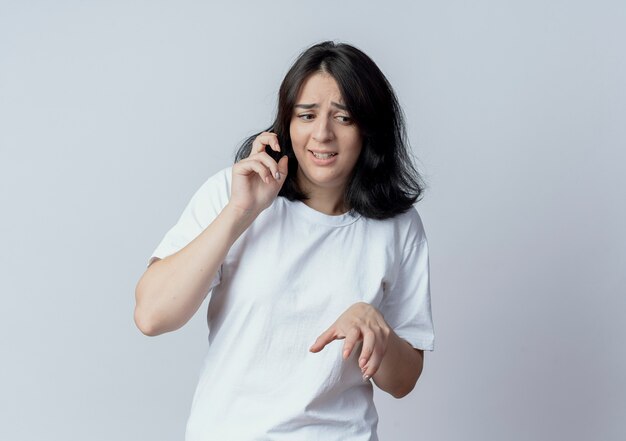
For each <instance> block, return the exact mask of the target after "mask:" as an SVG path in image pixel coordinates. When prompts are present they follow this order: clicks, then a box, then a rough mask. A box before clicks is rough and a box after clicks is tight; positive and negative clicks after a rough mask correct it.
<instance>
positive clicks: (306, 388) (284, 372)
mask: <svg viewBox="0 0 626 441" xmlns="http://www.w3.org/2000/svg"><path fill="white" fill-rule="evenodd" d="M231 172H232V168H231V167H229V168H226V169H224V170H222V171H220V172H218V173H217V174H215V175H214V176H212V177H211V178H209V179H208V180H207V181H206V182H205V183H204V185H202V187H201V188H200V189H199V190H198V191H197V192H196V193H195V194H194V196H193V198H192V199H191V201H190V202H189V204H188V205H187V207H186V208H185V210H184V212H183V214H182V215H181V217H180V219H179V220H178V222H177V223H176V225H175V226H174V227H173V228H172V229H171V230H169V231H168V232H167V234H166V235H165V237H164V238H163V240H162V241H161V243H160V244H159V245H158V247H157V248H156V250H155V251H154V253H153V254H152V258H154V257H159V258H164V257H166V256H168V255H170V254H173V253H174V252H176V251H178V250H180V249H181V248H183V247H184V246H185V245H187V244H188V243H189V242H190V241H191V240H193V239H194V238H195V237H196V236H198V235H199V234H200V233H201V232H202V231H203V230H204V229H205V228H206V227H207V226H208V225H209V224H210V223H211V222H212V221H213V219H214V218H215V217H216V216H217V215H218V214H219V213H220V211H221V210H222V208H223V207H224V206H225V205H226V204H227V202H228V198H229V195H230V182H231V179H232V175H231ZM152 258H151V261H152ZM207 298H208V299H209V305H208V311H207V319H208V327H209V345H208V348H207V353H206V357H205V360H204V363H203V367H202V371H201V375H200V380H199V383H198V386H197V388H196V392H195V395H194V399H193V404H192V409H191V415H190V417H189V420H188V423H187V431H186V438H185V439H186V440H187V441H209V440H229V441H238V440H242V441H243V440H245V441H251V440H289V441H293V440H324V441H333V440H342V441H345V440H350V441H352V440H354V441H356V440H363V441H375V440H377V439H378V437H377V435H376V428H377V424H378V415H377V412H376V409H375V407H374V403H373V400H372V395H373V389H372V383H371V381H368V382H363V379H362V374H361V370H360V368H359V366H358V356H359V353H360V347H361V346H360V344H359V345H357V347H356V348H355V350H353V353H352V354H351V356H350V358H349V359H347V360H345V361H344V360H343V359H342V348H343V344H344V340H335V341H333V342H332V343H330V344H328V345H327V346H326V347H325V348H324V349H323V350H322V351H321V352H319V353H316V354H314V353H311V352H309V347H310V346H311V345H312V344H313V342H314V341H315V339H316V338H317V337H318V336H319V335H320V334H321V333H322V332H323V331H325V330H326V329H327V328H328V327H330V326H331V325H332V324H333V323H334V322H335V320H337V318H339V316H340V315H341V314H342V313H343V312H344V311H345V310H346V309H347V308H348V307H350V306H351V305H353V304H354V303H356V302H367V303H370V304H372V305H373V306H375V307H376V308H378V309H379V310H380V312H381V313H382V314H383V316H384V317H385V320H386V321H387V323H388V324H389V325H390V326H391V327H392V328H393V329H394V331H395V332H396V333H397V334H398V335H399V336H400V337H401V338H403V339H405V340H406V341H408V342H409V343H410V344H411V345H412V346H413V347H415V348H418V349H424V350H433V341H434V334H433V324H432V319H431V307H430V291H429V267H428V246H427V242H426V236H425V234H424V229H423V226H422V222H421V220H420V217H419V215H418V213H417V211H416V210H415V209H414V208H413V209H411V210H409V211H408V212H406V213H404V214H401V215H398V216H396V217H394V218H391V219H386V220H374V219H368V218H365V217H361V216H360V215H358V214H357V215H353V214H352V213H346V214H343V215H339V216H330V215H327V214H324V213H321V212H318V211H316V210H314V209H312V208H310V207H309V206H307V205H306V204H304V203H303V202H300V201H296V202H292V201H289V200H287V199H286V198H283V197H278V198H276V199H275V200H274V202H273V203H272V205H271V206H270V207H269V208H267V209H266V210H264V211H263V212H262V213H261V214H260V215H259V216H258V217H257V218H256V219H255V221H254V222H253V223H252V225H250V227H249V228H248V229H247V230H246V231H245V232H244V233H243V234H242V235H241V236H240V237H239V239H238V240H237V241H236V242H235V243H234V245H233V246H232V248H231V249H230V251H229V253H228V255H227V256H226V258H225V260H224V262H223V263H222V265H221V267H220V270H219V271H218V273H217V274H216V276H215V278H214V281H213V284H212V291H211V292H210V293H209V295H208V296H207Z"/></svg>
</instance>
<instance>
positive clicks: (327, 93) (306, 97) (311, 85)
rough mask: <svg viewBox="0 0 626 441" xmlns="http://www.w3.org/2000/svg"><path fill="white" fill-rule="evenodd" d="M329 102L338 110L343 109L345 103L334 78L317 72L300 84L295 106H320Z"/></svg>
mask: <svg viewBox="0 0 626 441" xmlns="http://www.w3.org/2000/svg"><path fill="white" fill-rule="evenodd" d="M327 101H331V103H334V104H335V106H336V107H338V108H344V109H345V102H344V100H343V96H342V95H341V91H340V90H339V85H338V84H337V81H336V80H335V78H334V77H333V76H332V75H330V74H327V73H323V72H317V73H315V74H313V75H311V76H309V77H308V78H307V79H305V80H304V82H303V83H302V87H301V88H300V92H299V93H298V98H297V99H296V104H318V105H319V104H321V103H322V102H327Z"/></svg>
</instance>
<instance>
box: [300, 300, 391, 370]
mask: <svg viewBox="0 0 626 441" xmlns="http://www.w3.org/2000/svg"><path fill="white" fill-rule="evenodd" d="M390 332H391V328H390V327H389V325H388V324H387V322H386V321H385V318H384V317H383V315H382V314H381V313H380V311H378V309H376V308H375V307H373V306H372V305H370V304H369V303H365V302H359V303H355V304H354V305H352V306H350V307H349V308H348V309H346V311H345V312H344V313H343V314H341V315H340V316H339V318H338V319H337V321H335V323H333V325H332V326H331V327H330V328H328V329H327V330H326V331H324V332H323V333H322V334H321V335H320V336H319V337H318V338H317V340H315V343H313V346H311V347H310V348H309V350H310V351H311V352H319V351H321V350H322V349H324V347H325V346H326V345H327V344H328V343H330V342H332V341H333V340H340V339H344V338H345V339H346V341H345V343H344V345H343V358H344V360H345V359H347V358H348V357H349V356H350V354H351V353H352V350H353V349H354V346H355V345H356V344H357V342H359V341H361V340H363V347H362V349H361V355H360V356H359V367H360V368H361V372H362V373H363V379H364V380H368V379H369V378H371V377H372V376H373V375H374V374H375V373H376V371H378V368H379V367H380V364H381V363H382V361H383V357H384V356H385V352H386V350H387V342H388V340H389V333H390Z"/></svg>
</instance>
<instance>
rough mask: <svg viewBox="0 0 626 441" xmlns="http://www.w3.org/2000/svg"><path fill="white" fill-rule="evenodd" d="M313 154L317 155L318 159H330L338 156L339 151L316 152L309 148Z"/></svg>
mask: <svg viewBox="0 0 626 441" xmlns="http://www.w3.org/2000/svg"><path fill="white" fill-rule="evenodd" d="M309 151H310V152H311V153H312V154H313V156H315V157H316V158H317V159H330V158H332V157H333V156H337V153H331V152H327V153H321V152H314V151H313V150H309Z"/></svg>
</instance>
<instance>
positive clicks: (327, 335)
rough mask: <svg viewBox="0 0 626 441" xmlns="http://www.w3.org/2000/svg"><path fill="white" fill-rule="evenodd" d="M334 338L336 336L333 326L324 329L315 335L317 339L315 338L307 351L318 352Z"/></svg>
mask: <svg viewBox="0 0 626 441" xmlns="http://www.w3.org/2000/svg"><path fill="white" fill-rule="evenodd" d="M335 338H336V334H335V328H334V327H330V328H328V329H327V330H326V331H324V332H323V333H322V335H320V336H319V337H317V340H315V343H313V345H312V346H311V347H310V348H309V351H311V352H319V351H321V350H322V349H324V346H326V345H327V344H328V343H330V342H331V341H333V340H335Z"/></svg>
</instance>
